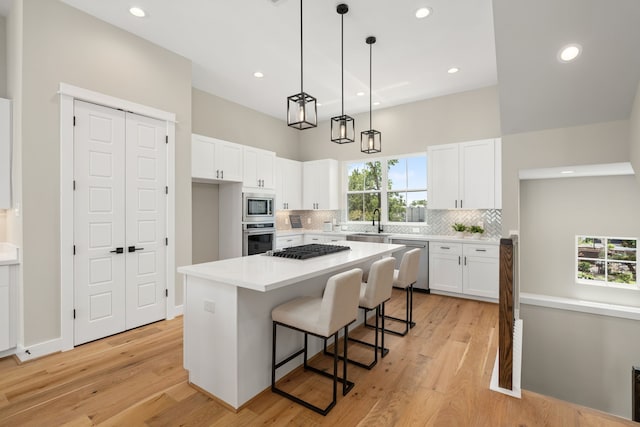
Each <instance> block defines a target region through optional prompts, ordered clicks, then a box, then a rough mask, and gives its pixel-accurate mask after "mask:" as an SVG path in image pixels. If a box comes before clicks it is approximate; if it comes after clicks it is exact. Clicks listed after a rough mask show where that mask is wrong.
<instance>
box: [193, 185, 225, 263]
mask: <svg viewBox="0 0 640 427" xmlns="http://www.w3.org/2000/svg"><path fill="white" fill-rule="evenodd" d="M218 188H219V186H218V185H215V184H201V183H196V182H194V183H193V184H192V185H191V197H192V200H193V204H192V213H193V218H192V223H191V229H192V233H193V235H192V247H193V256H192V258H193V263H194V264H198V263H201V262H209V261H216V260H217V259H218V238H219V228H218Z"/></svg>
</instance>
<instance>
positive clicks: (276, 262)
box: [178, 241, 403, 292]
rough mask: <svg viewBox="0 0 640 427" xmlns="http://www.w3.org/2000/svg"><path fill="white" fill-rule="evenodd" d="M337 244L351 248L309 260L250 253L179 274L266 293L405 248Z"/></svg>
mask: <svg viewBox="0 0 640 427" xmlns="http://www.w3.org/2000/svg"><path fill="white" fill-rule="evenodd" d="M335 244H336V245H341V246H349V247H350V248H351V250H350V251H343V252H338V253H335V254H330V255H324V256H319V257H316V258H311V259H307V260H296V259H288V258H280V257H273V256H267V255H264V254H260V255H251V256H246V257H240V258H231V259H225V260H221V261H214V262H207V263H203V264H195V265H190V266H184V267H179V268H178V273H182V274H186V275H190V276H195V277H200V278H202V279H207V280H211V281H214V282H221V283H225V284H229V285H232V286H237V287H241V288H247V289H253V290H256V291H261V292H266V291H270V290H273V289H277V288H281V287H283V286H288V285H291V284H294V283H297V282H300V281H303V280H306V279H308V278H311V277H315V276H318V275H320V274H325V273H330V272H332V271H337V270H342V269H345V268H349V267H350V266H355V265H357V264H360V263H362V262H365V261H367V260H369V259H374V258H377V257H382V256H385V255H390V254H391V253H393V252H395V251H397V250H399V249H402V248H403V246H402V245H393V244H387V243H365V242H352V241H340V242H335Z"/></svg>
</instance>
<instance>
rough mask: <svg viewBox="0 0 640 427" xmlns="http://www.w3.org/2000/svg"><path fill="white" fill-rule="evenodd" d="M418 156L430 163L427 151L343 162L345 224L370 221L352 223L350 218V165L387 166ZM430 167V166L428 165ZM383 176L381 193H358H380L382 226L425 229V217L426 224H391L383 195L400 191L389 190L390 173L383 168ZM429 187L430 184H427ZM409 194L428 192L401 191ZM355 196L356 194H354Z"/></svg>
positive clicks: (362, 222) (362, 223) (369, 191)
mask: <svg viewBox="0 0 640 427" xmlns="http://www.w3.org/2000/svg"><path fill="white" fill-rule="evenodd" d="M418 156H425V159H426V160H425V161H427V162H428V158H427V152H426V151H420V152H417V153H408V154H398V155H393V156H382V157H364V158H359V159H353V160H344V161H343V162H342V188H343V191H342V204H343V206H344V214H343V215H344V217H343V221H342V223H343V224H347V225H364V224H368V223H369V221H368V220H367V221H350V220H349V219H348V218H349V212H348V210H349V203H348V201H347V194H348V193H349V190H348V188H349V171H348V169H347V168H348V165H349V164H351V163H367V162H383V164H384V165H386V164H387V161H389V160H396V159H397V160H399V159H405V158H409V157H418ZM427 167H428V165H427ZM383 171H384V172H383V176H382V183H381V184H380V185H381V189H380V191H375V190H367V191H362V192H357V193H378V192H379V193H380V199H381V201H380V207H381V218H382V221H381V224H382V225H383V226H385V225H397V226H414V227H416V226H417V227H425V226H427V225H429V224H428V222H427V218H426V216H425V220H424V222H395V221H393V222H390V221H389V219H388V217H389V206H388V203H387V197H383V193H384V196H386V194H387V193H388V192H389V191H391V192H393V193H396V192H398V191H393V190H387V189H386V188H387V184H388V181H387V179H388V173H387V168H384V167H383ZM427 171H428V169H427ZM427 186H428V183H427ZM403 191H404V192H407V191H427V189H426V188H424V189H422V188H421V189H415V190H410V189H407V190H401V191H399V192H403ZM352 194H354V193H352ZM428 197H429V193H427V203H428Z"/></svg>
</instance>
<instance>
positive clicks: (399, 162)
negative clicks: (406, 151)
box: [387, 156, 427, 222]
mask: <svg viewBox="0 0 640 427" xmlns="http://www.w3.org/2000/svg"><path fill="white" fill-rule="evenodd" d="M387 162H388V171H389V172H388V176H387V189H388V191H387V207H388V213H389V215H388V217H387V218H388V220H389V222H425V220H426V208H427V157H426V156H419V157H406V158H402V159H390V160H388V161H387Z"/></svg>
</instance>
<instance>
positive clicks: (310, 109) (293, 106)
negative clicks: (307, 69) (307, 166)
mask: <svg viewBox="0 0 640 427" xmlns="http://www.w3.org/2000/svg"><path fill="white" fill-rule="evenodd" d="M303 64H304V63H303V49H302V0H300V93H296V94H295V95H291V96H289V97H288V98H287V124H288V125H289V126H291V127H294V128H296V129H299V130H303V129H309V128H314V127H316V126H318V106H317V103H316V99H315V98H314V97H313V96H311V95H309V94H308V93H305V92H304V89H303V82H304V80H303V76H304V74H303Z"/></svg>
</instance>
